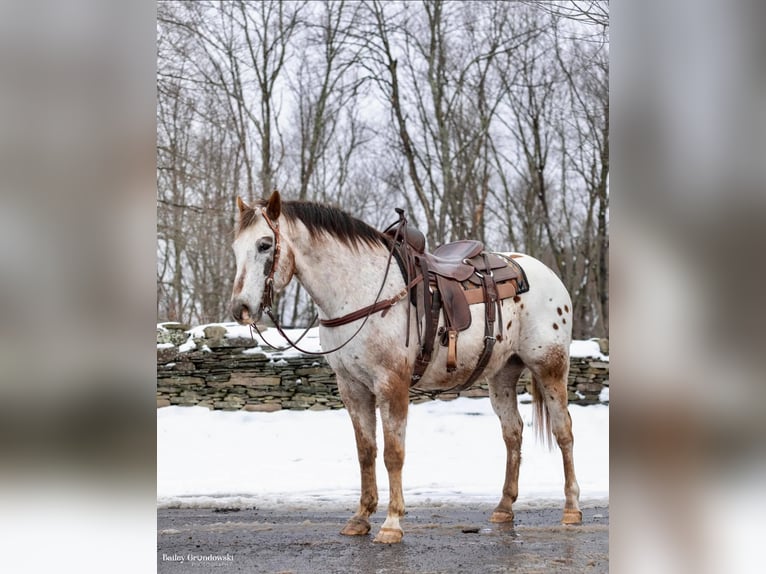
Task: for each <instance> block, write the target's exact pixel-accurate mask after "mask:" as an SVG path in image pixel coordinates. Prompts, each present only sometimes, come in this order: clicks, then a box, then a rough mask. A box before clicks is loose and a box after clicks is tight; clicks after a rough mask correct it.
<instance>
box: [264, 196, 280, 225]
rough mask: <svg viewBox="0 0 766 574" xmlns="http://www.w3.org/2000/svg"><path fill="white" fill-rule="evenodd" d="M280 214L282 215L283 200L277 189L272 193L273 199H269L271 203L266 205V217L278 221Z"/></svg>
mask: <svg viewBox="0 0 766 574" xmlns="http://www.w3.org/2000/svg"><path fill="white" fill-rule="evenodd" d="M280 213H282V198H281V197H280V196H279V192H278V191H277V190H276V189H275V190H274V191H272V192H271V197H269V201H268V203H266V215H268V216H269V219H271V220H274V221H276V220H277V219H279V214H280Z"/></svg>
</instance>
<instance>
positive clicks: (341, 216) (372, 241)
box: [237, 201, 389, 249]
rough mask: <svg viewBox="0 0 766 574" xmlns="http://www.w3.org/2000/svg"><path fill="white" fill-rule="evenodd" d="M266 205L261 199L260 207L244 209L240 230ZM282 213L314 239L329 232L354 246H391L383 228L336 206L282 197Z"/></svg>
mask: <svg viewBox="0 0 766 574" xmlns="http://www.w3.org/2000/svg"><path fill="white" fill-rule="evenodd" d="M265 206H266V202H265V201H258V202H256V204H255V207H256V208H257V210H258V211H256V209H252V208H250V209H247V210H246V211H245V212H243V213H242V216H241V218H240V220H239V227H238V229H237V233H238V234H239V233H240V232H241V231H242V230H244V229H246V228H248V227H249V226H251V225H252V224H253V223H254V222H255V220H256V217H257V216H258V215H259V214H260V209H261V208H262V207H265ZM282 215H284V216H285V219H287V221H288V222H294V221H300V222H301V223H303V225H305V226H306V229H308V232H309V234H310V235H311V237H312V239H316V238H317V237H319V236H320V235H329V236H331V237H334V238H336V239H337V240H338V241H340V242H341V243H344V244H345V245H347V246H349V247H351V248H354V249H356V248H359V247H362V246H365V245H366V246H368V247H375V246H377V245H382V246H384V247H388V246H389V242H388V239H387V237H386V236H385V235H383V234H382V233H381V232H380V231H378V230H377V229H375V228H374V227H372V226H370V225H368V224H367V223H365V222H364V221H362V220H361V219H357V218H355V217H352V216H350V215H349V214H348V213H346V212H345V211H343V210H341V209H338V208H337V207H332V206H329V205H324V204H321V203H316V202H313V201H283V202H282Z"/></svg>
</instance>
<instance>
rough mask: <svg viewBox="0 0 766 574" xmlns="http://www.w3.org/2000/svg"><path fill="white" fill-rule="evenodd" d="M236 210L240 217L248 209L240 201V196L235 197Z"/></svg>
mask: <svg viewBox="0 0 766 574" xmlns="http://www.w3.org/2000/svg"><path fill="white" fill-rule="evenodd" d="M237 208H238V209H239V214H240V215H242V214H243V213H244V212H245V211H247V210H248V209H250V208H249V207H248V205H247V204H246V203H245V202H244V201H242V198H241V197H240V196H237Z"/></svg>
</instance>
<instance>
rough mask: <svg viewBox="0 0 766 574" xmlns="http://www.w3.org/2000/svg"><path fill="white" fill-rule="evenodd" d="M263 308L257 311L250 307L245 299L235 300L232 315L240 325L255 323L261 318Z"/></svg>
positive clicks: (232, 305)
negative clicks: (254, 311)
mask: <svg viewBox="0 0 766 574" xmlns="http://www.w3.org/2000/svg"><path fill="white" fill-rule="evenodd" d="M261 313H262V309H261V308H259V309H258V311H257V312H256V313H253V311H252V310H251V309H250V307H249V306H248V305H246V304H245V303H244V302H243V301H240V300H237V301H233V302H232V304H231V315H232V317H234V320H235V321H236V322H237V323H239V324H240V325H253V324H255V323H256V321H258V319H260V318H261Z"/></svg>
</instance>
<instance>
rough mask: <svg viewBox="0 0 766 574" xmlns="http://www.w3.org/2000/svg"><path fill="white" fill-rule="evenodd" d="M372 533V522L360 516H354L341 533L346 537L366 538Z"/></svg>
mask: <svg viewBox="0 0 766 574" xmlns="http://www.w3.org/2000/svg"><path fill="white" fill-rule="evenodd" d="M369 532H370V521H369V520H367V519H366V518H362V517H360V516H353V517H351V518H349V520H348V522H346V526H344V527H343V530H341V531H340V533H341V534H345V535H346V536H364V535H365V534H369Z"/></svg>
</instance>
